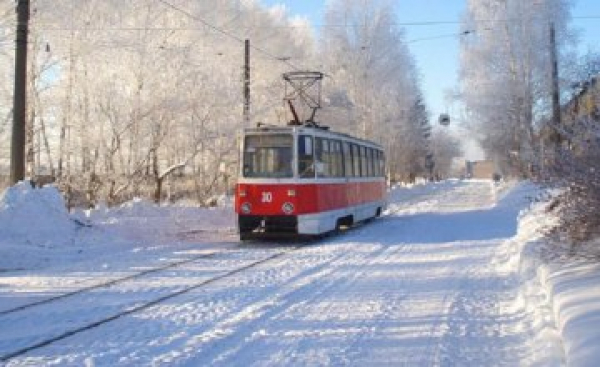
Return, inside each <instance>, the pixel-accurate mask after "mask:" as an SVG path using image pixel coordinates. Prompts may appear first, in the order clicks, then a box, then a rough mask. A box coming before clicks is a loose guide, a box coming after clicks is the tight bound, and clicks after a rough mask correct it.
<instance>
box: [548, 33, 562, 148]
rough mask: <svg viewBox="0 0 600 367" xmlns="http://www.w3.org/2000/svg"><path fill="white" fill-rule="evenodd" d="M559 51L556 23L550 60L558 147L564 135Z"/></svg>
mask: <svg viewBox="0 0 600 367" xmlns="http://www.w3.org/2000/svg"><path fill="white" fill-rule="evenodd" d="M557 54H558V51H557V49H556V29H555V28H554V22H552V23H550V59H551V62H552V123H553V124H554V131H555V132H556V144H557V146H558V145H560V144H561V143H562V135H561V132H560V130H559V129H560V126H561V118H560V89H559V85H558V56H557Z"/></svg>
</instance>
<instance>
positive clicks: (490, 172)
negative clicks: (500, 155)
mask: <svg viewBox="0 0 600 367" xmlns="http://www.w3.org/2000/svg"><path fill="white" fill-rule="evenodd" d="M495 174H496V164H495V163H494V162H493V161H489V160H485V161H467V162H466V164H465V177H466V178H476V179H485V180H491V179H493V178H494V175H495Z"/></svg>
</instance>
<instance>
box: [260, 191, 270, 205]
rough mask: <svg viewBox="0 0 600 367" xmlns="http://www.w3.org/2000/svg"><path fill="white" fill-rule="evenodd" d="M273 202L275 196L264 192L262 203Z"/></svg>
mask: <svg viewBox="0 0 600 367" xmlns="http://www.w3.org/2000/svg"><path fill="white" fill-rule="evenodd" d="M272 201H273V194H272V193H270V192H263V193H262V202H263V203H270V202H272Z"/></svg>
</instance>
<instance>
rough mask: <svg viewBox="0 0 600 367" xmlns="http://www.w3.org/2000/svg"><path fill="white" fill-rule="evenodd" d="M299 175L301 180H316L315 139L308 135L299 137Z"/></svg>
mask: <svg viewBox="0 0 600 367" xmlns="http://www.w3.org/2000/svg"><path fill="white" fill-rule="evenodd" d="M298 175H299V176H300V178H314V177H315V165H314V150H313V138H312V136H308V135H300V136H299V137H298Z"/></svg>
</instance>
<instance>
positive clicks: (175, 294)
mask: <svg viewBox="0 0 600 367" xmlns="http://www.w3.org/2000/svg"><path fill="white" fill-rule="evenodd" d="M300 248H302V245H301V246H297V247H293V248H291V249H289V250H286V251H281V252H278V253H275V254H273V255H270V256H268V257H266V258H262V259H260V260H258V261H253V262H250V263H249V264H247V265H244V266H242V267H238V268H235V269H233V270H230V271H226V272H224V273H222V274H220V275H217V276H214V277H211V278H208V279H204V280H202V281H200V282H198V283H195V284H193V285H191V286H188V287H185V288H183V289H180V290H177V291H176V292H170V293H168V294H166V295H163V296H161V297H159V298H155V299H152V300H150V301H146V302H143V303H141V304H137V305H134V306H129V307H127V308H126V309H124V310H122V311H120V312H116V313H113V314H111V315H108V316H104V317H102V318H100V319H98V320H96V321H94V322H88V323H86V324H85V325H83V326H79V327H74V328H71V329H69V330H66V331H64V332H62V333H59V334H58V335H54V336H51V337H46V338H45V339H43V340H41V341H38V342H36V343H33V344H30V345H27V346H25V347H22V348H19V349H16V350H13V351H11V352H7V353H5V354H3V355H0V362H6V361H8V360H10V359H13V358H15V357H18V356H22V355H24V354H27V353H29V352H32V351H35V350H37V349H40V348H43V347H46V346H48V345H51V344H53V343H56V342H58V341H61V340H63V339H66V338H69V337H71V336H74V335H77V334H80V333H83V332H85V331H88V330H91V329H94V328H97V327H99V326H101V325H104V324H107V323H110V322H112V321H115V320H118V319H120V318H122V317H124V316H128V315H131V314H134V313H138V312H141V311H144V310H146V309H148V308H150V307H152V306H155V305H157V304H160V303H162V302H165V301H167V300H170V299H173V298H175V297H179V296H181V295H184V294H186V293H189V292H191V291H193V290H196V289H198V288H201V287H204V286H207V285H209V284H212V283H215V282H217V281H220V280H222V279H225V278H227V277H231V276H233V275H235V274H238V273H241V272H244V271H246V270H248V269H251V268H253V267H256V266H258V265H260V264H263V263H266V262H269V261H272V260H274V259H276V258H279V257H282V256H284V255H286V254H288V253H289V252H292V251H295V250H298V249H300ZM198 260H200V259H196V260H195V261H198ZM82 293H83V292H82Z"/></svg>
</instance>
